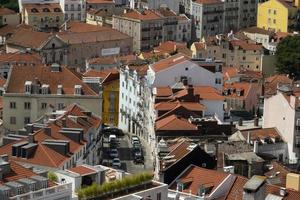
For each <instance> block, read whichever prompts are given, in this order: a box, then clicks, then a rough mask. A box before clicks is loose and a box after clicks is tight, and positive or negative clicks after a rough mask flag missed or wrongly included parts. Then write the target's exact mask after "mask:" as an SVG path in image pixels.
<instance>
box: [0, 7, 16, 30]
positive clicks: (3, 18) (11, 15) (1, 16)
mask: <svg viewBox="0 0 300 200" xmlns="http://www.w3.org/2000/svg"><path fill="white" fill-rule="evenodd" d="M19 23H20V15H19V14H18V13H16V12H15V11H13V10H11V9H8V8H0V27H1V26H4V25H18V24H19Z"/></svg>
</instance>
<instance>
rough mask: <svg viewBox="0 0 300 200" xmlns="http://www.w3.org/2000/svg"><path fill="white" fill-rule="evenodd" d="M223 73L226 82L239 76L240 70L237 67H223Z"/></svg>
mask: <svg viewBox="0 0 300 200" xmlns="http://www.w3.org/2000/svg"><path fill="white" fill-rule="evenodd" d="M222 72H223V79H224V80H228V79H230V78H232V77H234V76H236V75H238V74H239V70H238V68H236V67H223V68H222Z"/></svg>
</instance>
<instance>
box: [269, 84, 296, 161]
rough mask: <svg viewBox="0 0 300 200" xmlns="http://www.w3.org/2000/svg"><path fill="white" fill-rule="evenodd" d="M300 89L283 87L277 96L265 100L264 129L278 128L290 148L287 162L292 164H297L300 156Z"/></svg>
mask: <svg viewBox="0 0 300 200" xmlns="http://www.w3.org/2000/svg"><path fill="white" fill-rule="evenodd" d="M297 86H298V85H297ZM299 89H300V88H299V87H294V88H293V87H291V85H282V86H280V87H278V88H277V90H278V92H277V94H275V95H273V96H271V97H267V98H265V100H264V114H263V128H271V127H276V128H277V130H278V131H279V132H280V133H281V135H282V137H283V140H284V141H286V143H287V146H288V158H287V160H286V161H287V162H288V163H291V164H296V163H297V162H298V159H299V156H300V148H299V147H300V112H299V111H300V110H299V108H300V107H299V105H300V102H299V92H297V91H299Z"/></svg>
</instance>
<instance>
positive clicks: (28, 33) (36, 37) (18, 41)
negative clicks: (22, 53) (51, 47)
mask: <svg viewBox="0 0 300 200" xmlns="http://www.w3.org/2000/svg"><path fill="white" fill-rule="evenodd" d="M50 37H51V33H45V32H37V31H33V30H31V29H28V28H18V29H17V30H16V32H15V33H14V34H13V35H12V36H11V37H10V38H9V39H8V40H7V41H6V43H7V44H13V45H17V46H22V47H27V48H33V49H36V48H39V47H40V46H41V45H42V44H43V43H44V42H46V41H47V40H48V39H49V38H50Z"/></svg>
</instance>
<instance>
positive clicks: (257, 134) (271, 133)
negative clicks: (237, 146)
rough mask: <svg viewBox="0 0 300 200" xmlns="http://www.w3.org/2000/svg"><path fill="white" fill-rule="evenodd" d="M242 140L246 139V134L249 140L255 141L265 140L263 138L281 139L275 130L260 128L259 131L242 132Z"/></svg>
mask: <svg viewBox="0 0 300 200" xmlns="http://www.w3.org/2000/svg"><path fill="white" fill-rule="evenodd" d="M241 133H242V134H243V136H244V138H246V139H247V137H248V133H250V138H251V140H256V139H258V138H259V139H262V140H263V139H265V138H281V135H280V134H279V133H278V131H277V129H276V128H261V129H250V130H242V131H241Z"/></svg>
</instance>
